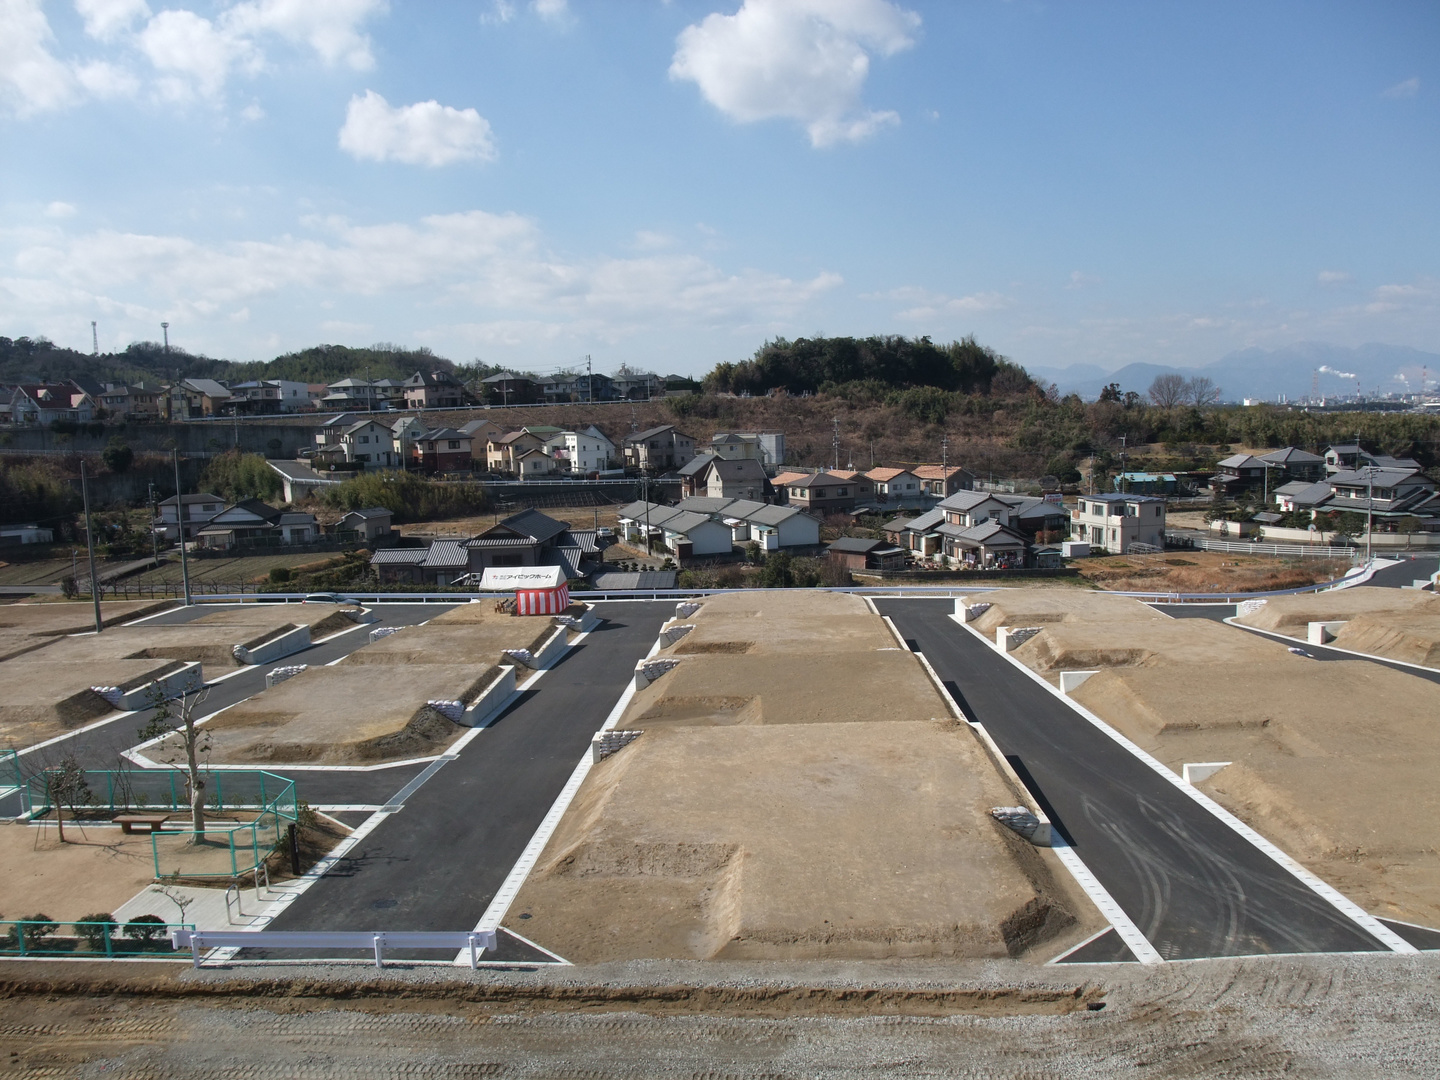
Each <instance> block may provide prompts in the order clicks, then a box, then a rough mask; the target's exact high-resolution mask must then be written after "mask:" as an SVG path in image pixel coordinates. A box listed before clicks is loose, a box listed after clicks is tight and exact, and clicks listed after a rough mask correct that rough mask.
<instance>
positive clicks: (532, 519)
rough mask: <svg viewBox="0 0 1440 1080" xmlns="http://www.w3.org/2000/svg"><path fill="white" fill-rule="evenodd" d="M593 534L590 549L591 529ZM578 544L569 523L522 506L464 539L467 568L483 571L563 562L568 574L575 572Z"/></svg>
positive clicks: (577, 567)
mask: <svg viewBox="0 0 1440 1080" xmlns="http://www.w3.org/2000/svg"><path fill="white" fill-rule="evenodd" d="M590 535H591V537H592V550H593V535H594V534H593V531H592V532H591V533H590ZM581 547H582V546H581V545H580V544H579V543H577V542H576V538H575V537H574V536H573V535H572V534H571V533H570V524H569V522H566V521H557V520H556V519H555V518H552V517H549V516H547V515H545V514H542V513H540V511H538V510H522V511H521V512H520V513H518V514H512V515H510V516H509V517H507V518H505V519H504V520H502V521H500V522H498V523H497V524H495V525H492V526H491V527H490V528H488V529H486V530H485V531H484V532H482V533H480V534H479V535H478V536H473V537H471V538H470V539H469V540H466V541H465V542H464V548H465V551H466V553H467V560H468V563H467V566H468V572H470V573H474V574H478V573H482V572H483V571H484V570H485V568H486V567H487V566H564V567H566V568H567V576H569V577H576V576H578V570H579V560H580V557H581V555H582V554H583V552H582V550H581Z"/></svg>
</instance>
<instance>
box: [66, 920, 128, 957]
mask: <svg viewBox="0 0 1440 1080" xmlns="http://www.w3.org/2000/svg"><path fill="white" fill-rule="evenodd" d="M118 926H119V924H118V923H116V921H115V916H114V915H111V914H110V912H108V911H102V912H99V913H97V914H94V915H82V916H80V920H79V921H78V922H77V923H76V924H75V936H76V937H78V938H79V939H80V940H81V941H83V942H85V947H86V948H87V949H89V950H90V951H91V952H103V951H104V949H105V942H106V941H107V940H109V938H110V936H111V935H112V934H114V933H115V930H116V928H117V927H118Z"/></svg>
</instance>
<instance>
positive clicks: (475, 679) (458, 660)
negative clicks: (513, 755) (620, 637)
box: [162, 603, 555, 765]
mask: <svg viewBox="0 0 1440 1080" xmlns="http://www.w3.org/2000/svg"><path fill="white" fill-rule="evenodd" d="M377 626H378V624H377ZM364 632H365V631H363V630H361V631H357V633H364ZM554 632H555V627H554V625H553V624H552V622H551V620H550V619H548V618H534V617H517V616H513V615H506V614H502V613H498V612H496V611H495V610H494V605H493V604H489V603H476V604H466V605H463V606H462V607H459V608H455V609H452V610H451V611H449V612H447V613H445V614H442V615H440V616H438V617H436V618H435V619H432V620H430V622H428V623H426V624H424V625H421V626H407V627H404V628H402V629H401V630H399V631H398V632H397V633H394V634H390V635H388V636H385V637H382V638H379V639H378V640H376V641H373V642H369V643H367V644H365V645H363V646H362V647H361V648H359V649H356V650H355V651H354V652H352V653H351V654H350V655H349V656H347V657H345V659H344V660H342V661H340V662H339V663H338V664H335V665H333V666H326V667H311V668H307V669H306V670H305V671H302V672H300V673H299V674H298V675H295V676H294V677H292V678H290V679H287V680H285V681H284V682H281V683H279V684H277V685H276V686H273V687H271V688H270V689H268V690H265V691H264V692H262V693H260V694H257V695H256V696H254V697H252V698H249V699H247V700H246V701H243V702H241V703H240V704H238V705H236V706H234V707H233V708H230V709H226V710H225V711H224V712H222V713H219V714H218V715H217V716H215V717H214V719H212V720H210V721H208V722H207V724H206V728H207V729H208V730H209V732H210V736H211V755H210V756H211V760H213V761H215V762H217V763H227V764H248V763H255V764H260V763H264V764H270V765H281V764H285V763H291V764H324V765H354V764H373V763H376V762H382V761H399V760H404V759H407V758H412V757H417V756H423V755H427V754H435V753H439V752H441V751H443V750H444V749H445V748H446V747H447V746H449V745H450V743H452V742H453V741H454V740H455V739H457V738H458V737H459V736H460V735H462V734H464V733H465V732H466V731H468V730H470V729H469V728H467V727H464V726H462V725H460V724H457V723H455V722H454V721H452V720H450V719H449V718H447V717H446V716H445V715H444V714H443V713H441V712H439V711H437V710H436V709H434V708H432V707H431V706H430V705H428V704H427V702H431V701H460V702H467V703H468V702H470V701H472V700H473V699H474V698H475V697H477V696H478V695H479V693H480V692H481V691H482V690H484V689H485V687H486V686H488V685H489V684H490V683H491V682H492V681H493V680H494V679H495V678H496V676H497V675H498V674H500V670H499V666H500V664H501V662H502V661H504V660H505V658H504V657H503V656H502V655H501V651H502V650H503V649H526V648H533V647H538V646H539V644H540V643H541V642H542V641H544V640H545V639H546V638H548V637H549V636H550V635H551V634H553V633H554ZM509 662H510V663H512V664H513V663H514V661H509ZM380 669H383V670H380ZM522 670H523V669H522ZM176 749H177V746H176V745H170V746H168V747H162V752H167V753H173V752H174V751H175V750H176Z"/></svg>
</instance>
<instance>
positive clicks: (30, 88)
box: [0, 0, 78, 116]
mask: <svg viewBox="0 0 1440 1080" xmlns="http://www.w3.org/2000/svg"><path fill="white" fill-rule="evenodd" d="M54 37H55V35H54V34H53V33H52V32H51V30H50V22H49V20H47V19H46V18H45V12H44V11H42V10H41V9H40V2H39V0H0V102H3V103H4V104H5V105H7V106H8V107H9V109H10V110H12V111H14V112H15V113H16V114H17V115H19V116H31V115H33V114H35V113H38V112H45V111H47V110H50V109H59V108H63V107H65V106H67V105H69V104H71V103H72V102H74V101H75V100H76V98H77V97H78V89H77V87H76V84H75V78H74V76H73V75H72V74H71V71H70V68H69V67H68V66H66V65H65V64H64V63H62V62H61V61H59V60H57V59H56V58H55V57H54V56H52V55H51V53H50V43H51V42H52V41H53V40H54Z"/></svg>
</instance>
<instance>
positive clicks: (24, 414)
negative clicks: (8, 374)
mask: <svg viewBox="0 0 1440 1080" xmlns="http://www.w3.org/2000/svg"><path fill="white" fill-rule="evenodd" d="M96 408H97V405H96V402H95V399H94V398H93V397H91V396H90V395H89V394H87V393H86V392H85V391H84V390H82V389H81V388H80V387H79V386H77V385H76V384H75V383H73V382H61V383H21V384H20V385H19V386H17V387H15V390H14V392H13V393H12V394H11V397H10V420H11V422H12V423H15V424H53V423H54V422H55V421H57V420H58V421H61V422H64V421H69V422H71V423H78V424H87V423H89V422H90V421H91V420H93V419H94V418H95V410H96Z"/></svg>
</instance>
